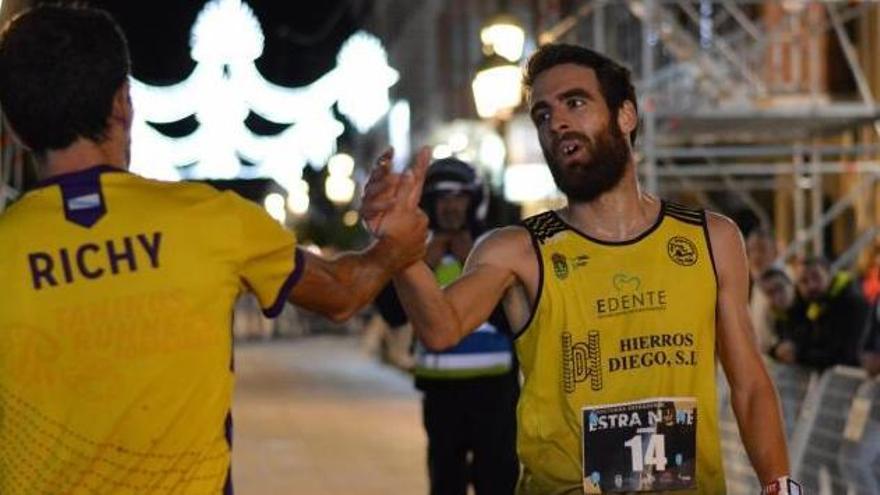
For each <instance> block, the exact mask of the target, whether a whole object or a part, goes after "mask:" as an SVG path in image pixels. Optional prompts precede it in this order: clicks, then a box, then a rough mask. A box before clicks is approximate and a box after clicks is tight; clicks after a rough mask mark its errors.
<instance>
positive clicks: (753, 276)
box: [746, 225, 783, 353]
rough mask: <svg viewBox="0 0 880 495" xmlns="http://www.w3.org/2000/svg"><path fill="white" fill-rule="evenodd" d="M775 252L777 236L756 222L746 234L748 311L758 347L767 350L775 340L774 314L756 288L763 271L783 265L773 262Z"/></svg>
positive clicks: (764, 296)
mask: <svg viewBox="0 0 880 495" xmlns="http://www.w3.org/2000/svg"><path fill="white" fill-rule="evenodd" d="M777 255H778V252H777V249H776V238H775V237H774V236H773V232H772V231H771V230H770V229H768V228H766V227H764V226H762V225H759V226H757V227H755V228H753V229H752V230H751V231H749V233H748V235H747V236H746V256H747V257H748V260H749V282H750V289H749V315H750V316H751V318H752V326H753V327H754V329H755V337H756V339H757V342H758V349H760V350H761V352H763V353H769V352H770V348H771V347H772V346H773V345H774V344H775V342H776V336H775V335H774V334H773V327H774V315H773V311H772V310H771V308H770V304H769V301H767V296H766V295H765V294H764V292H763V291H761V290H758V285H759V281H760V279H761V276H762V274H764V272H766V271H767V270H769V269H771V268H775V269H778V270H782V269H783V267H782V266H781V265H780V264H777V263H776V257H777Z"/></svg>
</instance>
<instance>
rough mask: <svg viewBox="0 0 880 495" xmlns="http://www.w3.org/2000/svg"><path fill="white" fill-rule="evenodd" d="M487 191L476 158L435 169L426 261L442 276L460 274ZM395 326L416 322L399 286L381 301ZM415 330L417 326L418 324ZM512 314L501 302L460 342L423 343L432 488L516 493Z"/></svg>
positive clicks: (441, 492)
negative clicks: (435, 346) (445, 345)
mask: <svg viewBox="0 0 880 495" xmlns="http://www.w3.org/2000/svg"><path fill="white" fill-rule="evenodd" d="M485 199H486V198H485V192H484V188H483V185H482V181H481V180H480V178H479V176H478V175H477V173H476V171H475V170H474V169H473V167H471V166H470V165H469V164H467V163H465V162H463V161H461V160H458V159H455V158H444V159H441V160H437V161H435V162H434V163H433V164H432V165H431V166H430V168H429V169H428V173H427V176H426V177H425V187H424V193H423V196H422V203H421V204H422V207H423V209H424V210H425V211H426V212H427V214H428V218H429V219H430V228H431V236H430V240H429V242H428V247H427V253H426V255H425V258H424V260H425V263H426V264H427V265H428V266H429V267H430V268H431V270H432V271H433V273H434V277H435V279H436V282H437V283H438V284H439V285H440V286H446V285H449V284H450V283H452V282H453V281H454V280H455V279H457V278H458V277H459V275H460V274H461V271H462V267H463V266H464V262H465V260H466V259H467V257H468V254H469V253H470V251H471V248H472V247H473V245H474V240H475V239H476V238H477V236H479V235H480V234H481V233H482V231H483V230H484V229H483V227H482V222H481V218H480V217H481V216H482V215H481V213H480V210H481V209H482V207H483V205H484V200H485ZM376 306H377V307H378V309H379V311H380V313H381V314H382V316H383V318H384V319H385V320H386V322H388V325H389V326H390V327H391V328H392V330H391V331H392V332H402V331H404V329H407V328H408V327H409V325H408V320H407V317H406V314H405V313H404V311H403V308H401V306H400V302H399V300H398V298H397V294H396V292H395V290H394V288H393V286H391V285H389V286H388V287H387V288H386V289H385V290H383V292H382V294H381V295H380V297H379V298H377V300H376ZM410 331H411V330H410ZM510 339H511V333H510V328H509V325H508V324H507V319H506V318H505V317H504V314H503V311H501V309H500V307H499V308H496V309H495V311H494V312H493V313H492V316H490V317H489V319H488V321H486V322H484V323H483V324H482V325H481V326H480V328H479V329H477V330H476V331H475V332H474V333H472V334H471V335H470V336H468V337H467V338H465V339H464V340H462V341H461V342H460V343H458V344H457V345H455V346H453V347H451V348H449V349H446V350H443V351H431V350H428V349H427V348H425V346H424V345H422V344H421V343H419V342H416V344H415V364H414V369H413V373H414V374H415V383H416V387H417V388H418V389H419V390H420V391H421V392H422V393H423V394H424V400H423V409H422V412H423V420H424V426H425V432H426V433H427V436H428V473H429V478H430V485H431V490H430V493H431V495H466V494H467V493H468V485H469V484H472V485H473V487H474V491H475V492H476V494H477V495H487V494H497V495H511V494H513V492H514V488H515V486H516V480H517V477H518V475H519V462H518V460H517V457H516V402H517V399H518V395H519V384H518V378H517V368H516V365H515V362H514V356H513V345H512V344H511V340H510Z"/></svg>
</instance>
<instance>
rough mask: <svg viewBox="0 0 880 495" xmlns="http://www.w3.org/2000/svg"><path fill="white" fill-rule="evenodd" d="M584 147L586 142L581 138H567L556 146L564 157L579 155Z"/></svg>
mask: <svg viewBox="0 0 880 495" xmlns="http://www.w3.org/2000/svg"><path fill="white" fill-rule="evenodd" d="M583 149H584V144H583V142H581V140H579V139H565V140H562V141H560V142H559V144H558V145H557V146H556V150H557V153H558V154H559V156H561V157H563V158H569V157H572V156H574V155H577V154H578V153H579V152H580V151H582V150H583Z"/></svg>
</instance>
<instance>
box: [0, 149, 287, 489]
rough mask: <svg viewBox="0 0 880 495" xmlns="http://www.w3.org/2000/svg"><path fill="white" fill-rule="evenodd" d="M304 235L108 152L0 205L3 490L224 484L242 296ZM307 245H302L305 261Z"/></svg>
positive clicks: (259, 289) (278, 291) (262, 293)
mask: <svg viewBox="0 0 880 495" xmlns="http://www.w3.org/2000/svg"><path fill="white" fill-rule="evenodd" d="M296 253H298V251H296V239H295V238H294V236H293V235H292V234H291V233H289V232H287V231H286V230H284V229H283V228H282V227H281V226H280V225H279V224H278V223H277V222H275V221H274V220H272V219H271V218H270V217H269V216H268V215H266V214H265V212H263V211H262V209H261V208H260V207H259V206H257V205H255V204H252V203H250V202H248V201H246V200H244V199H242V198H240V197H238V196H237V195H235V194H233V193H230V192H226V193H221V192H218V191H216V190H215V189H213V188H211V187H209V186H206V185H202V184H193V183H164V182H157V181H153V180H148V179H144V178H142V177H139V176H137V175H133V174H129V173H127V172H124V171H121V170H118V169H115V168H112V167H107V166H98V167H93V168H90V169H88V170H86V171H83V172H78V173H73V174H68V175H63V176H59V177H56V178H53V179H50V180H49V181H47V182H46V183H44V184H42V185H41V187H39V188H37V189H35V190H33V191H30V192H29V193H27V194H26V195H25V196H24V197H22V198H21V199H20V200H19V201H18V202H17V203H15V204H13V205H12V207H11V208H9V209H8V210H7V211H6V212H4V213H3V214H2V215H0V284H2V289H0V493H2V494H10V495H11V494H31V493H47V494H48V493H51V494H59V495H61V494H64V495H72V494H132V495H133V494H148V493H149V494H166V493H174V494H213V495H216V494H220V493H224V492H226V493H231V484H230V483H229V480H228V472H229V460H230V439H229V435H230V433H231V416H230V415H229V409H230V405H231V399H232V386H233V374H232V369H231V368H232V345H231V344H232V336H231V317H232V307H233V302H234V300H235V298H236V296H237V295H238V294H239V292H240V291H242V290H243V289H245V288H247V289H250V290H252V291H254V292H255V293H256V295H257V296H258V298H259V299H260V301H261V303H262V305H263V307H264V308H266V309H265V310H264V311H265V312H266V313H267V314H269V315H270V316H271V315H276V314H277V313H278V312H280V310H281V308H282V306H283V304H284V300H285V299H286V297H287V294H288V293H289V291H290V289H291V288H292V287H293V285H294V284H295V283H296V281H297V278H298V277H299V274H301V272H302V266H303V264H302V263H301V262H299V261H300V260H301V256H300V255H297V254H296ZM295 259H296V261H295Z"/></svg>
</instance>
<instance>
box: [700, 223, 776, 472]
mask: <svg viewBox="0 0 880 495" xmlns="http://www.w3.org/2000/svg"><path fill="white" fill-rule="evenodd" d="M709 238H710V242H711V243H712V248H713V251H714V257H715V267H716V270H717V272H718V301H717V304H716V316H715V319H716V323H717V339H718V345H717V347H718V354H719V357H720V359H721V365H722V366H723V367H724V372H725V374H726V375H727V380H728V382H729V383H730V394H731V404H732V405H733V412H734V414H735V415H736V421H737V424H738V425H739V432H740V437H741V438H742V441H743V445H745V448H746V452H748V454H749V459H750V460H751V462H752V466H754V468H755V472H756V473H757V475H758V478H759V479H760V481H761V483H762V485H763V486H767V485H768V484H769V483H771V482H772V481H774V480H776V479H777V478H779V477H781V476H787V475H789V463H788V451H787V449H786V444H785V434H784V432H783V427H782V418H781V415H780V407H779V399H778V397H777V395H776V389H775V388H774V387H773V382H772V381H771V380H770V376H769V375H768V373H767V369H766V368H765V366H764V362H763V360H762V359H761V356H760V354H759V353H758V347H757V344H756V343H755V340H754V332H753V331H752V323H751V320H750V319H749V312H748V302H747V301H748V265H747V262H746V256H745V249H744V246H743V240H742V236H741V235H740V233H739V229H738V228H737V227H736V225H735V224H734V223H733V222H732V221H730V220H729V219H727V218H725V217H722V216H720V215H713V214H710V216H709Z"/></svg>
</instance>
